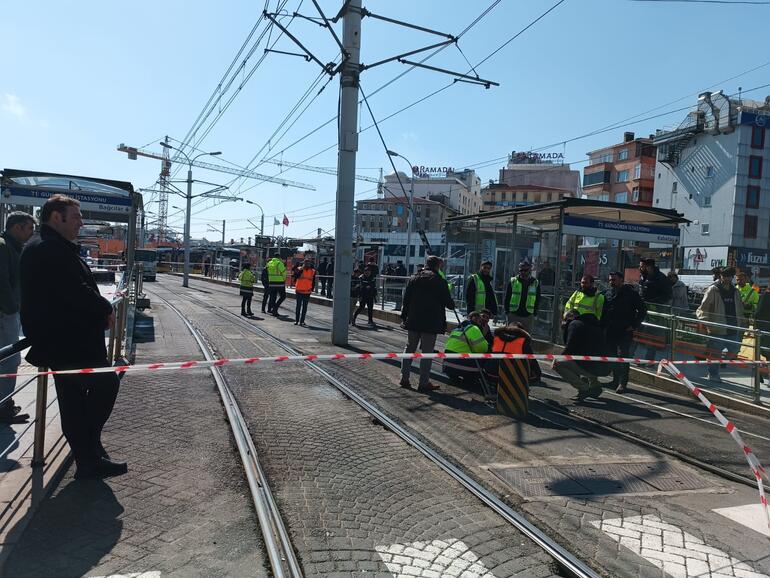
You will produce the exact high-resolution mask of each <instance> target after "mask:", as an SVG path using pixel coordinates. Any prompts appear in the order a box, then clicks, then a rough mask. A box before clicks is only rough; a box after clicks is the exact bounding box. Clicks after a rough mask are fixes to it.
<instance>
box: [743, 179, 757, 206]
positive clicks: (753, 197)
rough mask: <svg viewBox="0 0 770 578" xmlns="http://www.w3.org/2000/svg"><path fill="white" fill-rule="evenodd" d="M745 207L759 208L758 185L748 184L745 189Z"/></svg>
mask: <svg viewBox="0 0 770 578" xmlns="http://www.w3.org/2000/svg"><path fill="white" fill-rule="evenodd" d="M746 207H748V208H749V209H758V208H759V187H756V186H754V185H749V187H748V188H747V189H746Z"/></svg>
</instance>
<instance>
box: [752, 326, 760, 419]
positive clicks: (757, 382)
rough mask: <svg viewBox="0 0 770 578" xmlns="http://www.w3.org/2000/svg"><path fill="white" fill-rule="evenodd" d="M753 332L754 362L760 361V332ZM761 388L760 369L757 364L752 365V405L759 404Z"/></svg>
mask: <svg viewBox="0 0 770 578" xmlns="http://www.w3.org/2000/svg"><path fill="white" fill-rule="evenodd" d="M753 331H754V361H760V360H761V359H762V346H761V342H762V332H761V331H757V330H756V329H754V330H753ZM761 387H762V368H761V367H760V365H759V364H758V363H755V364H754V400H753V401H754V403H756V404H758V405H759V404H761V403H762V397H761V395H760V388H761Z"/></svg>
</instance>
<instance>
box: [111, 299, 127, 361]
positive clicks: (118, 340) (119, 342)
mask: <svg viewBox="0 0 770 578" xmlns="http://www.w3.org/2000/svg"><path fill="white" fill-rule="evenodd" d="M125 303H126V300H125V298H123V299H121V300H120V302H119V303H118V312H117V314H116V315H115V355H114V357H113V359H112V361H111V363H114V361H115V359H117V358H119V357H120V352H121V350H122V348H123V317H124V315H125V311H126V309H125Z"/></svg>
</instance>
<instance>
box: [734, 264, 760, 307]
mask: <svg viewBox="0 0 770 578" xmlns="http://www.w3.org/2000/svg"><path fill="white" fill-rule="evenodd" d="M735 280H736V281H737V284H738V292H739V293H740V294H741V302H742V303H743V314H744V315H745V316H746V317H747V318H748V317H754V313H755V312H756V310H757V305H758V304H759V293H757V291H756V290H755V289H754V287H752V286H751V285H750V284H749V282H748V281H749V279H748V275H746V273H745V272H744V271H741V272H740V273H738V274H737V275H736V276H735Z"/></svg>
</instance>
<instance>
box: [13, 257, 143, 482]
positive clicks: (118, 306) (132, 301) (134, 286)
mask: <svg viewBox="0 0 770 578" xmlns="http://www.w3.org/2000/svg"><path fill="white" fill-rule="evenodd" d="M141 290H142V271H141V265H138V266H137V268H136V269H135V271H133V272H132V273H131V274H130V275H124V276H123V277H122V278H121V280H120V283H119V284H118V288H117V292H116V296H115V297H114V298H113V299H112V300H111V301H110V303H111V304H112V307H113V311H114V312H115V323H114V324H113V326H112V327H111V328H110V330H109V337H108V344H107V359H108V361H109V363H110V365H112V364H113V363H115V361H116V360H117V359H119V358H121V357H122V356H123V354H124V352H125V355H126V356H129V355H130V353H131V346H132V344H131V341H132V338H133V316H134V311H135V306H136V298H137V296H138V295H140V294H141ZM30 344H31V343H30V340H29V339H28V338H26V337H25V338H23V339H20V340H19V341H17V342H15V343H12V344H10V345H7V346H5V347H2V348H0V362H1V361H4V360H6V359H8V358H9V357H12V356H14V355H18V354H20V353H21V352H22V351H24V350H25V349H27V348H28V347H29V346H30ZM37 369H38V372H45V371H48V368H47V367H38V368H37ZM32 382H36V384H37V391H36V394H35V417H34V419H32V420H31V421H30V422H29V423H28V424H27V427H25V428H24V429H23V430H22V431H20V432H18V434H17V435H16V436H15V437H14V439H13V441H12V442H11V443H10V444H9V445H8V446H7V447H5V448H3V449H2V450H0V459H3V458H5V456H6V455H7V454H8V453H9V452H10V451H11V450H12V449H13V448H14V447H15V446H16V444H17V443H18V442H19V440H20V439H21V438H22V437H23V436H24V435H25V434H26V433H27V432H28V431H29V430H30V428H32V427H34V428H35V430H34V441H33V449H32V466H33V467H39V466H43V465H45V428H46V413H47V410H48V408H49V407H50V406H51V405H52V404H53V402H54V401H55V399H54V400H51V402H50V403H49V401H48V375H39V376H37V377H32V378H30V379H28V380H26V381H25V382H24V383H22V384H21V385H19V386H18V387H16V388H15V389H14V390H13V391H12V392H11V393H10V394H8V395H7V396H5V397H4V398H3V399H0V405H2V404H3V403H5V402H6V401H8V400H10V399H12V398H13V396H14V395H16V394H18V393H19V392H21V391H23V390H24V389H25V388H27V387H28V386H30V385H31V384H32Z"/></svg>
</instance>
